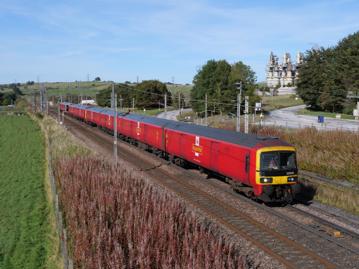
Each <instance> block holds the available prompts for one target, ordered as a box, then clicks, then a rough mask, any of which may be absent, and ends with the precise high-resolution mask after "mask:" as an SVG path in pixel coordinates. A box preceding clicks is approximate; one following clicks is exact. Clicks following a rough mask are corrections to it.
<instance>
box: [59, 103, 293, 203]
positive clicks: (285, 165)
mask: <svg viewBox="0 0 359 269" xmlns="http://www.w3.org/2000/svg"><path fill="white" fill-rule="evenodd" d="M60 110H62V111H67V113H68V114H69V115H71V116H73V117H75V118H77V119H80V120H82V121H84V122H87V123H89V124H91V125H95V126H98V127H101V128H103V129H106V130H108V131H112V132H113V126H114V122H113V120H114V118H115V117H114V115H115V113H114V111H113V110H111V109H107V108H100V107H93V106H85V105H76V104H71V103H61V104H60ZM116 120H117V132H118V134H119V136H120V137H121V138H123V139H126V140H131V141H132V142H134V143H137V144H142V145H144V146H145V147H147V149H149V150H151V151H153V152H154V153H157V154H161V155H162V156H164V157H166V158H169V159H170V160H172V161H173V162H175V163H177V164H187V163H190V164H192V165H195V166H198V167H199V168H201V169H205V170H207V171H209V172H212V173H216V174H218V175H220V176H222V177H224V178H225V179H226V180H227V181H229V182H230V183H231V184H232V186H233V187H234V188H235V189H237V190H239V191H241V192H244V193H246V194H247V195H249V196H252V197H253V198H258V199H260V200H263V201H266V202H269V201H286V202H290V201H291V200H292V198H293V195H292V193H293V186H294V185H295V184H297V182H298V176H297V172H298V170H297V165H296V155H295V148H294V147H293V146H291V145H289V144H287V143H286V142H284V141H281V140H279V139H277V138H273V137H259V136H256V135H253V134H244V133H237V132H233V131H227V130H221V129H215V128H210V127H205V126H198V125H193V124H188V123H183V122H177V121H170V120H165V119H159V118H155V117H148V116H143V115H137V114H133V113H118V115H117V119H116Z"/></svg>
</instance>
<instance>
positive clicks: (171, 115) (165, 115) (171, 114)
mask: <svg viewBox="0 0 359 269" xmlns="http://www.w3.org/2000/svg"><path fill="white" fill-rule="evenodd" d="M190 111H192V109H191V108H185V109H182V113H186V112H190ZM179 114H180V110H179V109H176V110H171V111H167V112H161V113H160V114H158V115H157V118H161V119H167V120H175V121H177V116H178V115H179Z"/></svg>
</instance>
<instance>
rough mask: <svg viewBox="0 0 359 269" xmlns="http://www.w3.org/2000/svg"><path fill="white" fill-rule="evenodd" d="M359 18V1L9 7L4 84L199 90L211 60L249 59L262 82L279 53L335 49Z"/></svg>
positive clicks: (5, 2) (1, 52)
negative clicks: (146, 83)
mask: <svg viewBox="0 0 359 269" xmlns="http://www.w3.org/2000/svg"><path fill="white" fill-rule="evenodd" d="M358 14H359V1H357V0H327V1H323V0H316V1H313V0H312V1H309V0H301V1H288V0H287V1H282V0H279V1H270V0H267V1H264V0H263V1H261V0H253V1H243V0H222V1H214V0H196V1H190V0H181V1H172V0H162V1H159V0H117V1H116V0H58V1H50V0H48V1H45V0H26V1H25V0H1V1H0V33H1V34H0V63H1V64H0V83H8V82H14V81H15V80H16V81H17V82H22V81H27V80H36V78H37V76H39V77H40V80H41V81H74V80H86V79H87V74H89V75H90V79H93V78H94V77H95V76H100V77H101V78H102V79H105V80H115V81H125V80H130V81H135V80H136V77H137V76H139V78H140V80H145V79H160V80H162V81H171V80H172V77H174V79H175V82H180V83H187V82H188V83H191V82H192V79H193V76H194V75H195V73H196V71H197V70H198V69H199V68H200V66H201V65H203V64H205V63H206V61H207V60H209V59H226V60H227V61H228V62H230V63H233V62H235V61H238V60H242V61H243V62H245V63H246V64H248V65H250V66H251V67H252V68H253V70H254V71H255V72H256V74H257V77H258V80H259V81H261V80H263V79H264V78H265V65H266V63H267V61H268V56H269V53H270V51H273V52H274V53H275V54H277V55H278V56H280V57H282V55H283V54H284V52H287V51H288V52H290V53H291V54H292V58H295V57H294V56H295V53H296V52H297V51H305V50H307V49H310V48H311V47H313V46H324V47H327V46H333V45H335V44H336V43H337V42H338V41H339V40H340V39H341V38H343V37H345V36H346V35H348V34H350V33H354V32H356V31H358V30H359V15H358Z"/></svg>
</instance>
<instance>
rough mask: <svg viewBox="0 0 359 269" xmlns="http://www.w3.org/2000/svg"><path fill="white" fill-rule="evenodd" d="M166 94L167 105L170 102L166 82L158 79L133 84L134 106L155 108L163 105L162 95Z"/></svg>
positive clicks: (169, 93)
mask: <svg viewBox="0 0 359 269" xmlns="http://www.w3.org/2000/svg"><path fill="white" fill-rule="evenodd" d="M165 94H167V105H168V106H169V105H171V104H172V96H171V92H169V91H168V89H167V86H166V84H164V83H162V82H160V81H158V80H144V81H142V82H141V83H139V84H137V85H136V86H135V99H136V106H137V107H139V108H155V107H158V105H159V104H161V106H163V105H164V96H165Z"/></svg>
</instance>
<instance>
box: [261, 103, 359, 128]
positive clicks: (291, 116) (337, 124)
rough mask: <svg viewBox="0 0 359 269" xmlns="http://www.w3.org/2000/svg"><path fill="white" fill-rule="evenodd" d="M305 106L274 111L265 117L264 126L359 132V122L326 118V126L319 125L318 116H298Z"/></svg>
mask: <svg viewBox="0 0 359 269" xmlns="http://www.w3.org/2000/svg"><path fill="white" fill-rule="evenodd" d="M303 108H305V105H300V106H293V107H287V108H283V109H278V110H273V111H271V112H270V114H269V115H268V116H267V117H265V119H264V121H263V125H276V126H282V127H288V128H304V127H315V128H317V129H318V130H336V129H339V130H340V129H342V130H350V131H359V121H358V120H342V119H334V118H328V117H326V118H325V119H324V124H322V123H318V117H317V116H309V115H298V114H297V113H298V111H299V110H301V109H303Z"/></svg>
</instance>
